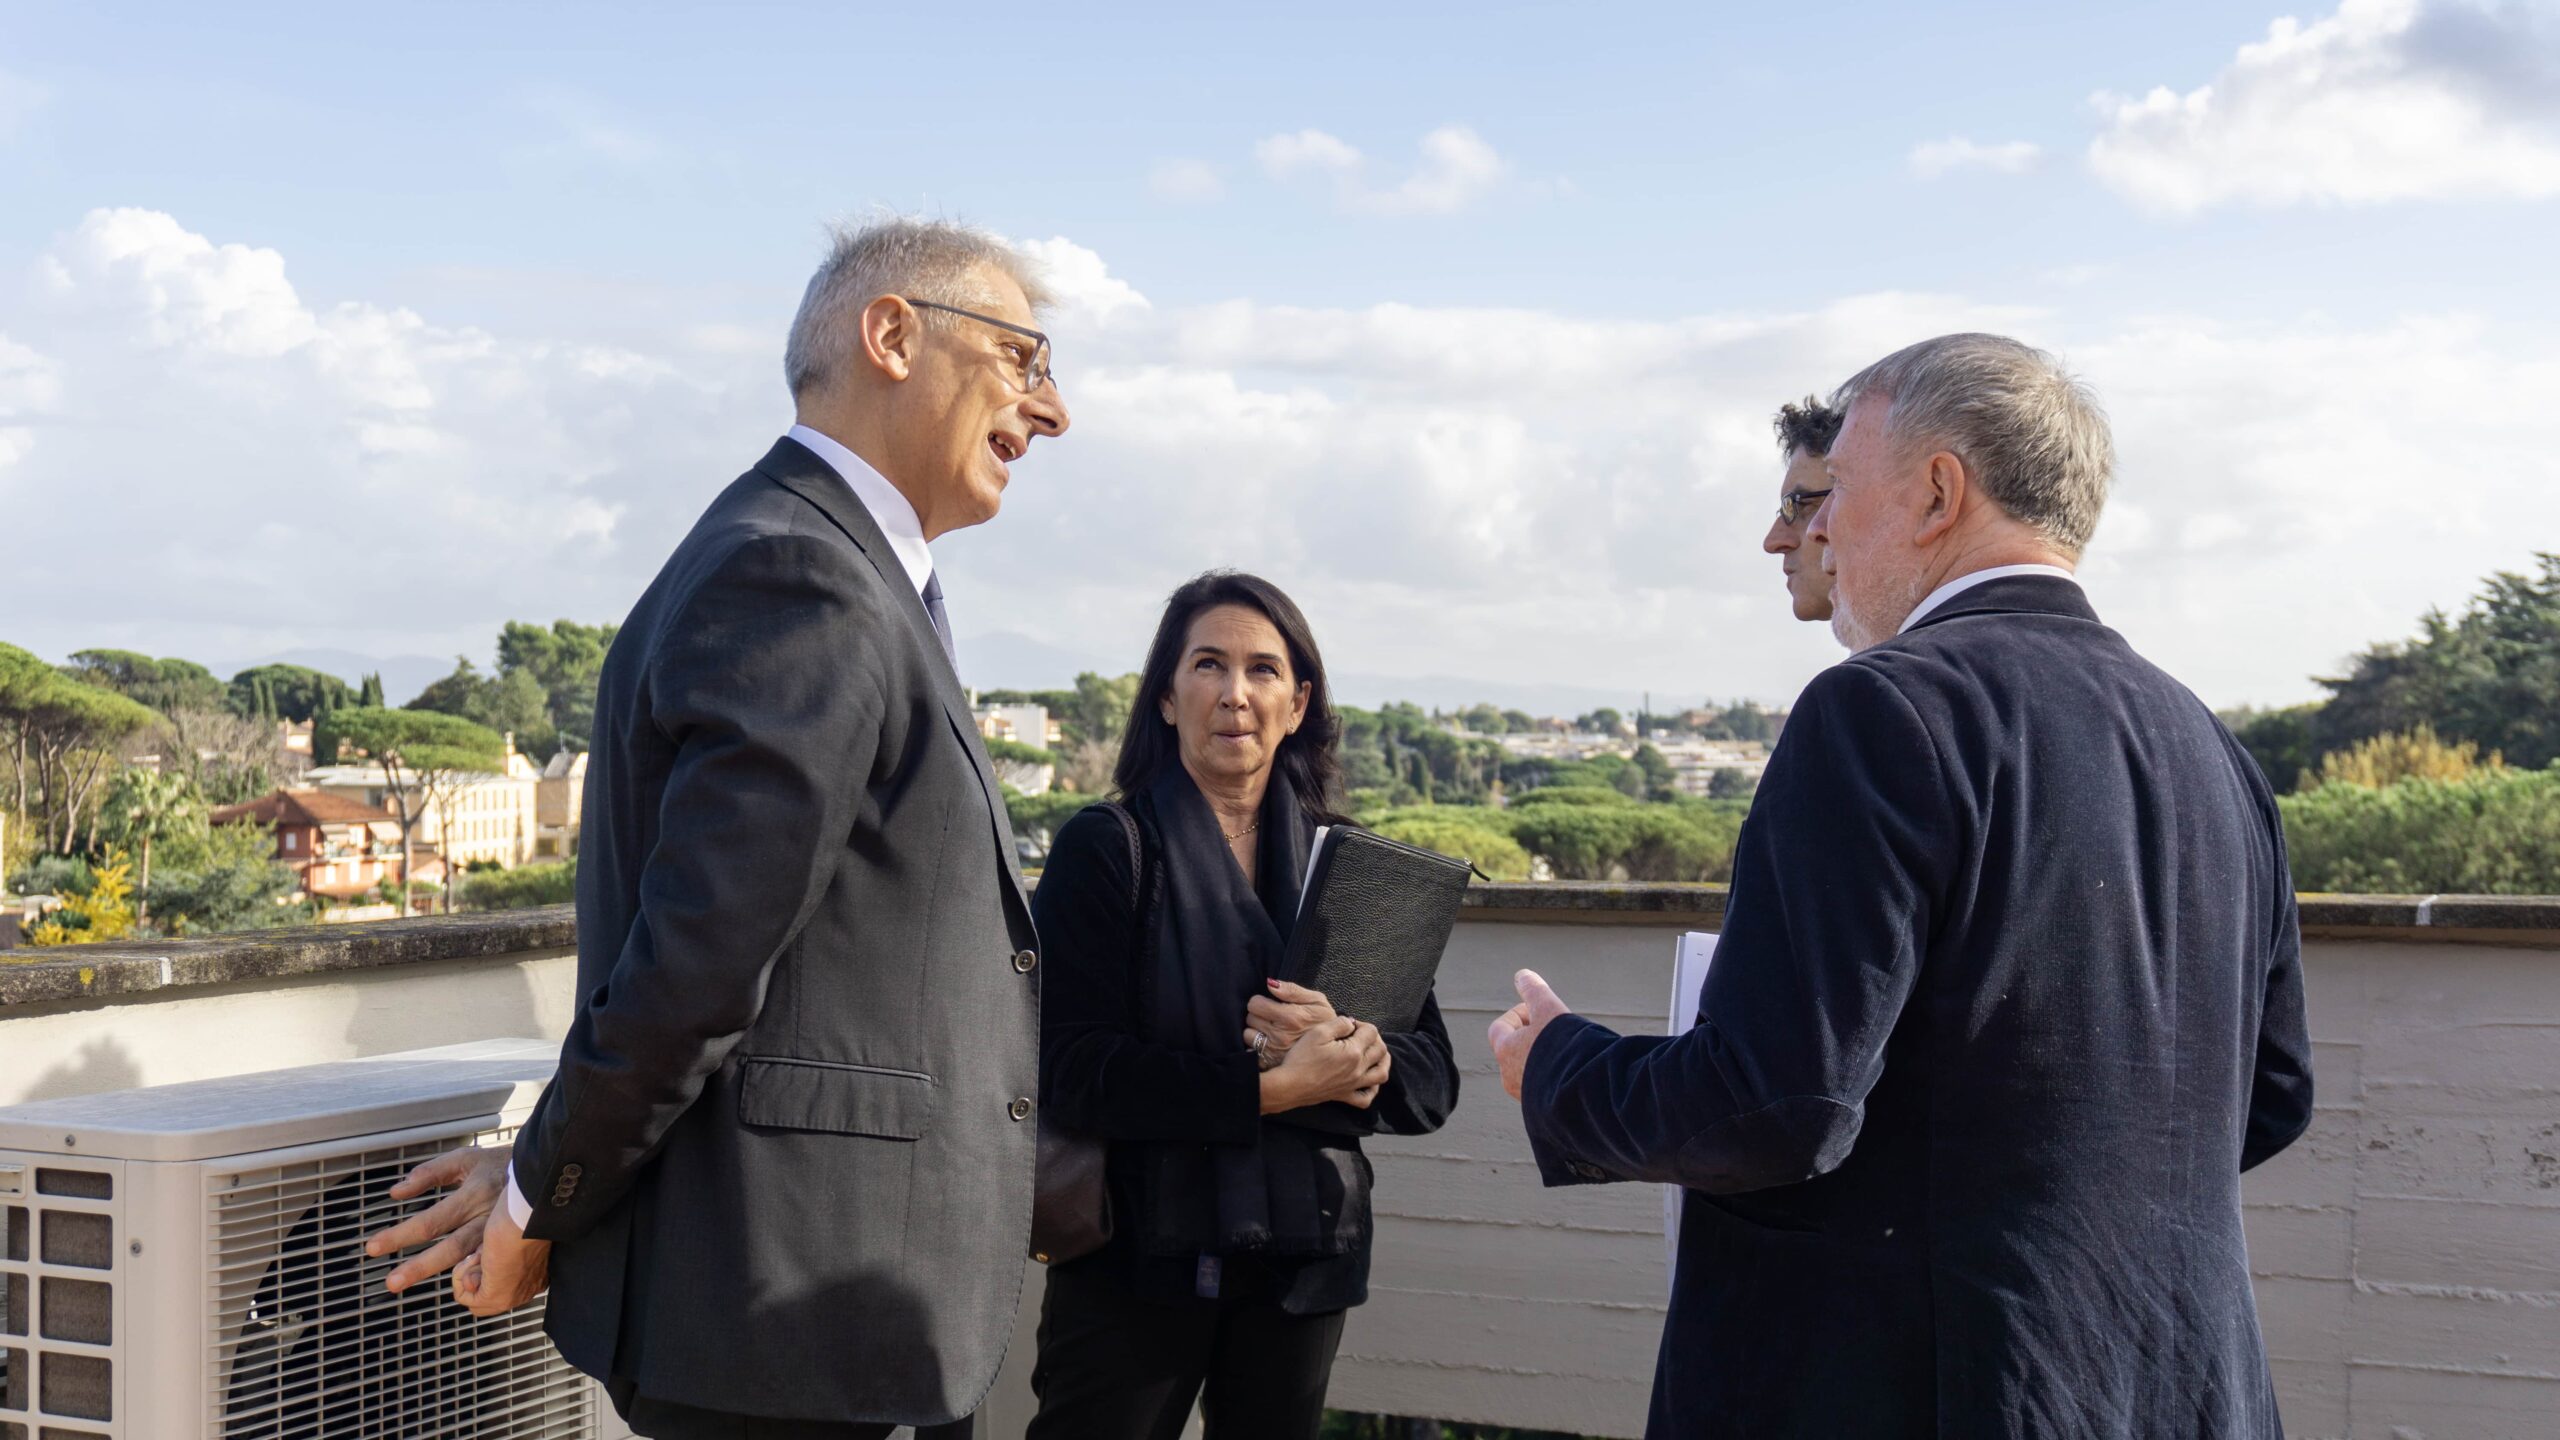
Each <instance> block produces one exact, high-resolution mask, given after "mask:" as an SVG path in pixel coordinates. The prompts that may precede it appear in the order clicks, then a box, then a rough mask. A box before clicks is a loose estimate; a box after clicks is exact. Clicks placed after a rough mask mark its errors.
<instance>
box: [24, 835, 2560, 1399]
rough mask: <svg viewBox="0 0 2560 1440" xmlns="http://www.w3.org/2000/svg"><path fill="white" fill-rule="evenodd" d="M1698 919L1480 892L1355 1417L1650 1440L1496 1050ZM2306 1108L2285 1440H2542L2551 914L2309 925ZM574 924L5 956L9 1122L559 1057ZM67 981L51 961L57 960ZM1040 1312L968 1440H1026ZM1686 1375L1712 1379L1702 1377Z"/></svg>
mask: <svg viewBox="0 0 2560 1440" xmlns="http://www.w3.org/2000/svg"><path fill="white" fill-rule="evenodd" d="M1722 904H1723V896H1722V894H1721V892H1720V891H1718V890H1715V889H1713V888H1710V887H1687V886H1623V887H1610V886H1578V885H1539V886H1524V885H1496V886H1483V887H1479V889H1478V891H1477V893H1476V894H1474V895H1472V896H1471V897H1470V901H1469V909H1468V911H1467V915H1466V919H1465V921H1464V922H1463V923H1462V924H1461V925H1460V927H1459V930H1458V934H1457V936H1456V938H1455V939H1454V940H1453V941H1452V943H1451V947H1450V952H1449V957H1448V960H1447V962H1446V965H1445V966H1444V968H1443V971H1442V976H1441V998H1442V1002H1443V1005H1444V1007H1445V1008H1446V1009H1447V1011H1448V1015H1449V1025H1450V1029H1451V1031H1452V1033H1453V1034H1454V1035H1455V1036H1456V1038H1457V1042H1458V1053H1459V1057H1460V1060H1461V1062H1462V1063H1463V1065H1464V1066H1465V1070H1466V1075H1465V1082H1464V1083H1465V1094H1464V1099H1463V1102H1462V1104H1461V1105H1460V1107H1459V1110H1458V1114H1457V1117H1456V1118H1455V1119H1454V1120H1453V1121H1452V1122H1451V1124H1450V1125H1449V1127H1448V1128H1447V1129H1446V1130H1444V1131H1443V1132H1442V1133H1440V1134H1438V1135H1433V1136H1428V1137H1424V1138H1420V1139H1411V1140H1382V1141H1378V1142H1374V1143H1373V1144H1372V1145H1371V1147H1370V1150H1371V1153H1372V1155H1373V1156H1374V1157H1375V1159H1376V1164H1377V1172H1378V1188H1377V1197H1378V1213H1379V1234H1378V1248H1377V1260H1376V1268H1375V1273H1374V1276H1373V1284H1372V1296H1371V1300H1370V1303H1369V1304H1368V1305H1367V1306H1365V1307H1363V1308H1362V1309H1361V1310H1359V1311H1357V1312H1355V1314H1354V1316H1353V1318H1352V1321H1351V1324H1350V1326H1349V1329H1348V1331H1347V1333H1346V1335H1345V1339H1344V1342H1343V1351H1342V1358H1341V1361H1340V1363H1339V1364H1338V1365H1337V1367H1336V1369H1335V1372H1334V1386H1333V1401H1334V1403H1335V1404H1337V1405H1339V1406H1342V1407H1344V1408H1347V1409H1359V1410H1373V1411H1384V1412H1389V1413H1397V1414H1410V1415H1431V1416H1438V1417H1442V1418H1447V1419H1460V1420H1470V1419H1471V1420H1482V1421H1498V1422H1505V1423H1509V1424H1513V1425H1521V1426H1534V1427H1540V1428H1550V1429H1558V1430H1566V1431H1574V1432H1579V1433H1583V1434H1589V1435H1634V1434H1636V1433H1638V1432H1639V1431H1640V1430H1641V1428H1642V1423H1643V1417H1644V1402H1645V1395H1646V1389H1647V1386H1648V1383H1649V1377H1650V1375H1651V1373H1652V1368H1653V1352H1654V1342H1655V1338H1656V1335H1657V1334H1658V1331H1659V1327H1660V1319H1661V1307H1662V1297H1663V1293H1664V1270H1663V1242H1662V1199H1661V1193H1660V1191H1659V1190H1657V1189H1654V1188H1653V1187H1643V1186H1615V1187H1607V1188H1581V1189H1577V1190H1575V1191H1572V1192H1553V1193H1551V1192H1548V1191H1546V1190H1544V1189H1542V1188H1541V1187H1540V1186H1539V1185H1538V1183H1537V1176H1536V1171H1535V1169H1534V1167H1533V1166H1532V1165H1531V1164H1530V1163H1529V1158H1528V1150H1527V1146H1526V1144H1525V1142H1524V1141H1523V1140H1522V1139H1521V1137H1520V1133H1519V1128H1518V1124H1517V1119H1516V1115H1515V1113H1514V1111H1513V1108H1512V1105H1511V1102H1510V1101H1509V1100H1508V1099H1507V1098H1505V1097H1504V1096H1503V1095H1502V1093H1501V1090H1500V1088H1499V1087H1498V1085H1497V1084H1496V1082H1495V1079H1494V1076H1493V1074H1492V1070H1491V1067H1490V1063H1489V1057H1488V1056H1487V1055H1486V1053H1485V1050H1484V1045H1483V1041H1482V1039H1481V1036H1482V1033H1483V1030H1484V1027H1485V1025H1486V1024H1487V1023H1488V1022H1489V1021H1490V1020H1491V1019H1492V1017H1493V1016H1494V1015H1495V1014H1497V1013H1499V1012H1500V1011H1501V1010H1502V1009H1504V1008H1507V1006H1508V1005H1509V1003H1510V975H1511V972H1512V971H1513V970H1515V969H1517V968H1519V967H1520V966H1522V965H1534V966H1536V967H1537V968H1539V969H1540V970H1542V971H1544V972H1545V973H1546V974H1547V975H1548V976H1549V977H1550V978H1551V979H1553V980H1554V981H1555V982H1556V983H1557V985H1558V987H1559V988H1560V989H1561V990H1562V991H1563V993H1564V994H1565V995H1566V996H1567V997H1568V998H1570V999H1571V1000H1573V1001H1574V1002H1575V1003H1576V1004H1577V1005H1579V1006H1581V1007H1582V1008H1583V1009H1584V1011H1585V1012H1586V1013H1588V1014H1591V1015H1593V1016H1594V1017H1595V1018H1597V1019H1600V1020H1602V1021H1604V1022H1605V1023H1608V1024H1610V1025H1613V1026H1616V1027H1618V1028H1621V1029H1624V1030H1628V1031H1658V1030H1659V1029H1660V1028H1661V1026H1662V1022H1663V1018H1664V1011H1665V1008H1666V1002H1667V1000H1668V991H1669V984H1670V980H1669V971H1670V955H1671V942H1672V937H1673V936H1675V935H1677V934H1678V933H1679V932H1680V931H1682V930H1686V929H1713V928H1715V927H1716V925H1717V924H1718V922H1719V921H1720V919H1721V915H1722ZM2304 920H2305V927H2306V937H2307V942H2306V946H2305V954H2306V967H2307V970H2308V984H2309V994H2310V1000H2311V1010H2312V1034H2313V1037H2314V1039H2315V1041H2316V1042H2317V1045H2318V1051H2319V1055H2318V1061H2319V1084H2320V1094H2321V1103H2320V1111H2319V1116H2318V1119H2317V1120H2316V1122H2315V1123H2314V1125H2313V1128H2312V1131H2311V1133H2310V1135H2309V1136H2307V1137H2306V1138H2305V1139H2304V1140H2303V1141H2302V1142H2301V1143H2300V1144H2298V1145H2296V1146H2295V1147H2294V1148H2293V1149H2292V1150H2291V1151H2289V1152H2287V1153H2286V1154H2285V1155H2283V1156H2281V1157H2279V1158H2277V1159H2276V1160H2275V1161H2273V1162H2271V1163H2270V1164H2268V1165H2267V1166H2265V1167H2263V1168H2262V1169H2261V1170H2259V1171H2258V1172H2256V1173H2254V1174H2253V1175H2251V1176H2250V1177H2249V1181H2248V1185H2247V1187H2246V1195H2247V1205H2248V1210H2247V1220H2248V1224H2249V1234H2250V1248H2251V1256H2252V1267H2253V1269H2254V1270H2255V1272H2256V1275H2257V1287H2258V1297H2259V1305H2260V1309H2261V1313H2262V1318H2263V1323H2264V1326H2265V1329H2266V1333H2267V1342H2268V1349H2269V1351H2270V1352H2271V1354H2272V1355H2273V1357H2274V1366H2275V1371H2276V1379H2277V1384H2278V1387H2279V1389H2280V1391H2281V1393H2282V1395H2283V1399H2284V1407H2285V1415H2286V1420H2287V1424H2288V1428H2289V1430H2290V1431H2291V1433H2293V1434H2294V1435H2296V1436H2314V1437H2317V1436H2344V1435H2356V1436H2377V1437H2391V1440H2403V1437H2408V1440H2468V1437H2482V1440H2487V1437H2498V1440H2507V1437H2519V1436H2542V1435H2553V1434H2560V953H2555V952H2560V901H2498V900H2479V899H2445V898H2435V899H2431V900H2426V901H2421V900H2415V899H2353V900H2347V899H2335V898H2321V897H2312V898H2308V899H2306V901H2305V908H2304ZM573 941H574V924H573V920H572V918H571V916H570V915H569V914H568V912H567V911H566V910H565V909H560V910H548V911H527V912H521V913H519V914H514V915H504V916H476V917H461V918H458V919H450V920H418V921H400V922H391V923H386V924H381V925H372V926H349V927H344V928H331V929H327V930H316V931H296V932H282V933H277V934H271V935H268V936H263V937H251V938H247V939H241V940H207V941H195V942H179V943H171V944H166V945H161V946H157V947H147V946H115V947H97V948H94V949H89V950H85V951H82V952H78V953H76V954H66V953H63V952H50V953H45V954H44V958H41V959H37V958H35V955H36V954H38V953H43V952H27V951H17V952H12V953H11V954H9V955H8V956H6V957H0V1104H6V1103H13V1102H16V1101H18V1100H23V1099H33V1098H40V1097H45V1096H53V1095H66V1094H77V1093H84V1092H90V1091H97V1090H107V1089H116V1088H122V1087H125V1086H131V1085H142V1084H163V1083H168V1082H172V1081H178V1080H189V1079H197V1078H203V1077H207V1076H213V1075H223V1074H237V1073H242V1072H246V1071H254V1070H265V1069H273V1068H278V1067H283V1066H289V1065H300V1064H309V1063H314V1062H317V1061H321V1060H331V1059H342V1058H347V1057H350V1056H356V1055H368V1054H380V1053H384V1052H387V1051H393V1050H404V1049H412V1048H417V1047H420V1046H427V1045H441V1044H448V1043H452V1042H456V1041H461V1040H470V1039H481V1038H488V1037H492V1036H500V1035H532V1034H539V1035H545V1036H552V1037H556V1036H557V1035H558V1034H559V1033H560V1030H561V1028H562V1027H563V1026H564V1025H565V1024H566V1022H567V1019H568V1014H569V1009H570V1005H571V1003H572V997H573V994H574V975H573V970H572V964H571V960H570V947H571V945H572V944H573ZM57 957H58V958H57ZM1037 1268H1038V1267H1036V1266H1035V1267H1032V1269H1033V1271H1034V1274H1033V1276H1032V1280H1033V1284H1032V1286H1031V1287H1030V1288H1029V1289H1028V1290H1027V1291H1026V1308H1025V1311H1024V1314H1023V1316H1022V1317H1021V1321H1020V1323H1019V1325H1018V1327H1017V1333H1016V1338H1015V1344H1014V1347H1013V1351H1012V1353H1011V1356H1010V1357H1009V1360H1008V1363H1007V1366H1006V1373H1005V1376H1004V1377H1003V1379H1002V1380H1001V1381H1000V1382H999V1385H998V1388H997V1393H996V1394H995V1396H994V1397H993V1398H992V1399H991V1400H990V1402H989V1405H988V1408H987V1411H986V1416H987V1419H988V1421H989V1422H990V1423H989V1424H988V1426H987V1427H986V1429H987V1433H989V1434H991V1435H994V1436H999V1437H1003V1436H1013V1435H1018V1434H1019V1433H1020V1429H1021V1424H1022V1422H1023V1420H1024V1418H1025V1417H1026V1416H1027V1414H1028V1408H1029V1404H1030V1395H1029V1388H1028V1375H1029V1366H1030V1358H1031V1349H1032V1345H1033V1335H1034V1327H1035V1325H1036V1320H1037V1310H1036V1307H1037V1295H1038V1285H1037V1281H1038V1275H1037ZM1698 1363H1713V1357H1700V1359H1699V1361H1698Z"/></svg>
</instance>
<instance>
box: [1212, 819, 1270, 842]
mask: <svg viewBox="0 0 2560 1440" xmlns="http://www.w3.org/2000/svg"><path fill="white" fill-rule="evenodd" d="M1261 828H1262V822H1261V821H1259V820H1256V821H1254V822H1253V823H1252V824H1250V825H1247V826H1246V827H1244V828H1243V829H1241V830H1239V831H1237V832H1236V833H1234V834H1233V835H1227V832H1226V831H1225V829H1223V828H1221V829H1220V830H1219V831H1218V833H1219V834H1221V835H1227V843H1228V844H1230V845H1233V844H1234V843H1236V842H1237V841H1239V840H1241V839H1243V838H1244V837H1246V836H1247V835H1250V834H1252V833H1253V832H1254V831H1256V830H1259V829H1261Z"/></svg>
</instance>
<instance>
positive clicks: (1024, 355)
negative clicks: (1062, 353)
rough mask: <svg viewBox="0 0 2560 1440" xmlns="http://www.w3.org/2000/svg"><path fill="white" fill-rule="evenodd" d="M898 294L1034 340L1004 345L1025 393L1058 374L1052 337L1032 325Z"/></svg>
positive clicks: (921, 305) (920, 304)
mask: <svg viewBox="0 0 2560 1440" xmlns="http://www.w3.org/2000/svg"><path fill="white" fill-rule="evenodd" d="M898 298H900V299H902V300H905V301H906V302H907V303H908V304H910V305H913V306H914V307H916V308H917V309H919V310H939V311H941V312H942V313H943V314H945V315H957V316H959V317H960V318H962V319H964V320H975V321H977V322H978V323H979V324H981V325H993V326H994V327H996V328H997V329H999V330H1002V331H1004V332H1006V333H1007V334H1011V335H1019V336H1022V337H1023V338H1024V339H1026V340H1029V341H1030V342H1031V343H1030V344H1029V345H1007V346H1005V347H1004V348H1005V349H1006V351H1007V352H1009V353H1010V354H1011V355H1012V357H1013V363H1014V365H1015V366H1016V367H1017V368H1016V373H1015V375H1014V379H1015V380H1016V381H1017V382H1018V383H1019V384H1020V385H1021V386H1022V393H1023V394H1025V395H1028V394H1030V393H1031V392H1032V391H1034V390H1037V389H1039V388H1040V387H1041V386H1043V385H1046V384H1048V383H1049V382H1050V381H1052V380H1054V379H1056V378H1057V375H1056V373H1055V372H1054V371H1052V370H1050V368H1049V337H1048V336H1046V335H1043V334H1041V333H1040V332H1039V331H1037V330H1034V329H1032V328H1031V327H1030V326H1028V325H1016V324H1014V323H1013V322H1012V321H1010V320H999V319H997V318H996V317H994V316H993V315H981V314H979V313H978V312H977V311H975V310H963V309H961V308H960V307H959V306H957V305H944V304H940V303H938V302H936V301H932V300H917V299H912V298H910V297H907V296H903V295H902V296H900V297H898Z"/></svg>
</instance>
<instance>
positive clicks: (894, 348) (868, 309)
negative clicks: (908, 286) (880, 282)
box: [862, 295, 924, 380]
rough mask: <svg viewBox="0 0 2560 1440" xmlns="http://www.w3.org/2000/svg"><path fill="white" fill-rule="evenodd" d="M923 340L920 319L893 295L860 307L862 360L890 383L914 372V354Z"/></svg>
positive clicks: (921, 318) (922, 319)
mask: <svg viewBox="0 0 2560 1440" xmlns="http://www.w3.org/2000/svg"><path fill="white" fill-rule="evenodd" d="M923 339H924V317H923V316H921V315H919V314H917V313H916V307H914V306H913V305H910V304H908V303H907V302H906V301H905V300H903V299H900V298H899V297H898V296H895V295H883V296H881V297H880V298H878V299H876V300H874V301H872V302H871V303H870V304H868V305H865V306H863V307H862V358H863V361H864V363H866V364H868V365H870V366H871V367H872V368H873V369H875V370H878V371H879V372H880V373H881V374H882V375H884V376H886V377H888V378H889V379H891V380H904V379H906V378H907V376H908V375H909V374H911V373H912V372H913V371H914V369H915V362H916V351H917V347H918V345H919V344H920V343H921V342H922V341H923Z"/></svg>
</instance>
